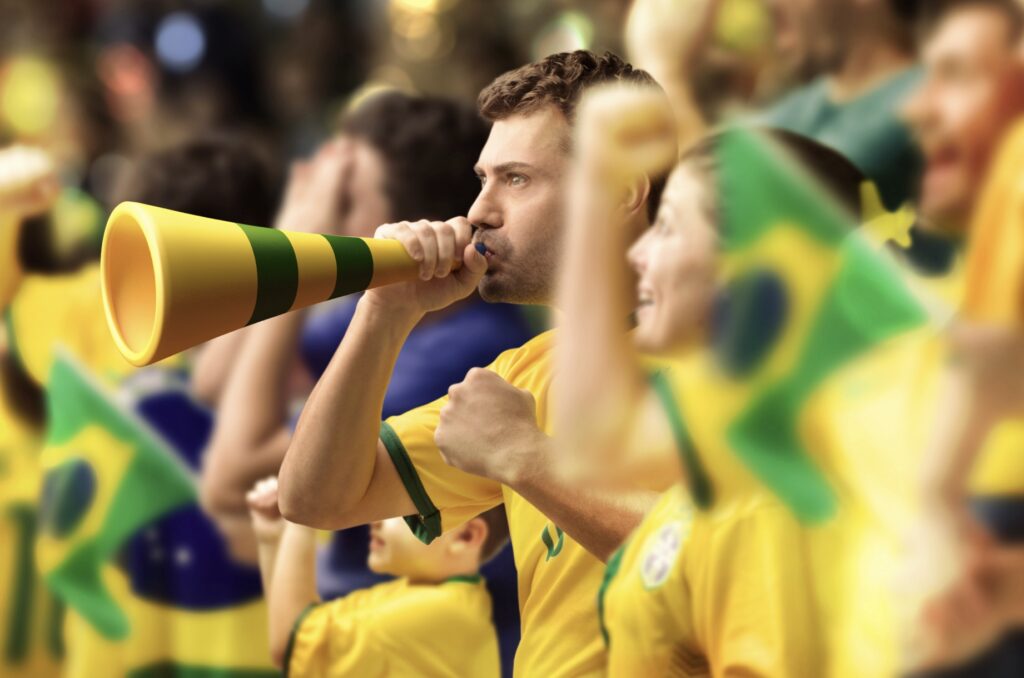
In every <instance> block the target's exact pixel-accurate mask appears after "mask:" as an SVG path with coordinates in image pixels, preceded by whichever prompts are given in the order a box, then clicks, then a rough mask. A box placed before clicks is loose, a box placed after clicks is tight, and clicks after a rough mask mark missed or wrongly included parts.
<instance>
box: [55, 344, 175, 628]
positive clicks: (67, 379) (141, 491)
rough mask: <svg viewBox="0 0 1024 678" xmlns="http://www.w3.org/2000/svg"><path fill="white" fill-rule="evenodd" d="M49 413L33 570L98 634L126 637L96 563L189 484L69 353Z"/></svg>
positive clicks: (60, 364) (60, 361)
mask: <svg viewBox="0 0 1024 678" xmlns="http://www.w3.org/2000/svg"><path fill="white" fill-rule="evenodd" d="M47 409H48V414H49V422H48V428H47V438H46V447H45V448H44V450H43V455H42V465H43V468H44V470H45V476H44V479H43V490H42V503H41V506H40V525H41V533H40V537H39V541H38V544H37V555H38V559H39V565H40V569H41V570H42V571H43V573H44V576H45V578H46V581H47V583H48V584H49V586H50V587H51V588H52V589H53V590H54V591H55V592H56V593H57V594H58V595H59V596H60V597H61V599H62V600H64V601H65V602H66V603H67V604H68V605H69V606H70V607H73V608H74V609H75V610H76V611H77V612H78V613H79V614H81V615H83V616H84V617H86V618H87V619H88V620H89V621H90V622H91V623H92V624H93V625H94V626H95V627H96V629H97V630H99V631H100V633H102V634H103V635H105V636H106V637H108V638H115V639H116V638H124V637H126V636H127V635H128V634H129V632H130V625H129V623H128V619H127V617H126V616H125V614H124V612H123V611H122V610H121V609H120V608H119V607H118V605H117V603H116V602H115V601H114V599H113V597H112V596H111V595H110V593H109V592H108V591H107V590H106V589H105V587H104V586H103V583H102V581H101V570H102V568H103V565H104V564H105V563H106V562H107V560H109V559H110V557H111V556H112V555H114V553H115V552H116V551H117V549H118V547H120V546H121V545H122V544H124V542H125V541H126V540H127V539H128V538H129V537H130V536H131V535H132V534H133V533H135V532H136V531H137V530H138V529H139V528H140V527H141V526H143V525H146V524H147V523H149V522H150V521H152V520H154V519H155V518H157V517H159V516H161V515H163V514H165V513H167V512H169V511H171V510H173V509H175V508H177V507H179V506H183V505H186V504H188V503H190V502H191V501H192V500H193V499H194V498H195V487H194V480H193V479H192V478H191V477H190V475H189V474H188V473H187V472H186V471H185V470H184V468H183V467H182V466H181V465H180V464H179V463H178V462H177V461H176V460H175V459H174V457H173V454H172V453H171V452H170V451H169V450H167V449H166V448H165V447H164V445H163V443H162V442H160V441H159V440H158V439H157V438H156V437H155V436H154V434H153V433H152V432H151V431H149V430H148V429H147V427H146V426H145V424H143V423H142V422H141V421H139V420H138V419H137V418H135V417H134V416H132V415H131V414H129V413H128V412H126V411H124V410H122V409H121V408H119V407H118V406H116V405H115V404H114V403H113V402H112V401H111V399H110V397H109V396H107V395H106V394H105V393H104V392H103V390H102V387H100V386H99V385H98V384H97V383H96V382H95V381H93V380H92V379H91V378H90V377H89V376H88V375H87V374H86V373H85V372H84V371H83V370H82V368H81V367H79V366H78V365H76V364H75V363H74V362H73V360H72V359H71V358H70V357H68V356H65V355H62V356H59V357H58V358H57V360H56V361H55V362H54V363H53V368H52V370H51V372H50V379H49V382H48V384H47Z"/></svg>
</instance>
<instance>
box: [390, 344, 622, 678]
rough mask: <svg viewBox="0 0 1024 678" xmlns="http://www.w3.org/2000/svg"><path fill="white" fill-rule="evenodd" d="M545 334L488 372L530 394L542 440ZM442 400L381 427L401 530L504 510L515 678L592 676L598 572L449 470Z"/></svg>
mask: <svg viewBox="0 0 1024 678" xmlns="http://www.w3.org/2000/svg"><path fill="white" fill-rule="evenodd" d="M553 342H554V336H553V333H551V332H547V333H545V334H541V335H539V336H538V337H535V338H534V339H533V340H531V341H529V342H527V343H526V344H524V345H523V346H521V347H519V348H516V349H512V350H510V351H506V352H505V353H502V354H501V355H500V356H498V358H497V359H496V360H495V361H494V362H493V363H492V364H491V365H490V366H489V368H488V369H490V370H492V371H494V372H495V373H496V374H498V375H499V376H501V377H502V378H504V379H505V380H506V381H508V382H509V383H510V384H512V385H513V386H515V387H517V388H521V389H525V390H528V391H530V393H532V394H533V396H534V398H535V399H536V402H537V422H538V424H539V425H540V427H541V429H542V430H544V431H545V432H547V433H550V432H551V420H552V418H551V416H550V413H549V412H548V389H549V386H550V382H551V357H552V356H551V353H552V348H553ZM446 400H447V399H446V398H441V399H439V400H436V401H434V402H433V403H430V404H427V405H424V406H423V407H419V408H417V409H415V410H412V411H410V412H407V413H405V414H402V415H399V416H396V417H391V418H389V419H387V420H386V421H385V422H384V423H383V424H382V426H381V441H382V442H383V444H384V446H385V447H386V448H387V450H388V452H389V453H390V455H391V459H392V461H393V462H394V463H395V467H396V468H397V469H398V473H399V475H400V476H401V478H402V482H403V483H404V485H405V488H406V490H407V491H408V493H409V496H410V498H411V499H412V500H413V503H414V504H415V505H416V509H417V512H418V513H417V514H416V515H413V516H408V517H407V518H406V521H407V522H408V523H409V524H410V526H411V527H412V529H413V530H414V531H415V532H416V534H417V536H419V537H420V538H421V539H423V540H424V541H428V542H429V541H430V540H431V539H433V538H435V537H437V536H438V535H440V534H441V533H442V532H443V531H446V530H450V529H452V528H454V527H457V526H459V525H461V524H462V523H465V522H466V521H468V520H470V519H472V518H474V517H475V516H477V515H479V514H480V513H483V512H484V511H486V510H488V509H490V508H492V507H494V506H497V505H498V504H501V503H504V504H505V511H506V513H507V515H508V524H509V533H510V537H511V541H512V551H513V553H514V557H515V563H516V570H517V573H518V582H519V608H520V615H521V619H522V639H521V640H520V643H519V649H518V651H517V653H516V662H515V674H516V675H517V676H551V677H556V676H585V675H601V674H603V672H604V667H605V661H606V657H605V650H604V643H603V641H602V639H601V632H600V628H599V625H598V619H597V615H596V614H595V613H594V599H595V596H596V595H597V591H598V589H599V587H600V585H601V578H602V573H603V571H604V565H603V564H602V563H601V561H599V560H598V559H597V558H596V557H594V556H593V555H591V554H590V553H589V552H587V551H586V549H584V548H583V547H582V546H580V545H579V544H578V543H576V542H575V541H573V539H572V538H571V537H570V536H569V535H567V534H565V533H564V532H563V531H562V529H561V528H560V527H558V526H557V525H555V524H554V523H552V522H551V521H550V520H548V518H547V517H546V516H545V515H544V514H543V513H541V512H540V511H539V510H538V509H537V508H536V507H534V506H533V505H531V504H530V503H529V502H528V501H526V500H525V499H523V498H522V497H521V496H519V495H518V494H516V493H515V492H514V491H512V490H511V489H509V488H508V487H504V486H502V485H501V484H500V483H498V482H495V481H493V480H489V479H487V478H481V477H479V476H474V475H471V474H468V473H464V472H462V471H460V470H458V469H455V468H453V467H451V466H448V465H447V464H445V463H444V460H443V459H442V458H441V453H440V451H439V450H438V449H437V446H436V445H435V444H434V430H435V429H436V428H437V423H438V418H439V413H440V410H441V408H442V407H443V406H444V404H445V402H446Z"/></svg>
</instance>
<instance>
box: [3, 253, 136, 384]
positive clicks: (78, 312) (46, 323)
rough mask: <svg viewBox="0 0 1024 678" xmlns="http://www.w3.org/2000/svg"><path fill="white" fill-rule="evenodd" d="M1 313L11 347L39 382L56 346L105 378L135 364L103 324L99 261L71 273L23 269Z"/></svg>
mask: <svg viewBox="0 0 1024 678" xmlns="http://www.w3.org/2000/svg"><path fill="white" fill-rule="evenodd" d="M5 316H6V318H5V319H6V321H7V332H8V342H9V344H10V349H11V350H12V351H13V352H14V354H15V356H16V357H17V359H18V361H19V362H20V363H21V365H22V366H23V367H24V368H25V371H26V372H27V373H28V374H29V376H31V377H32V379H34V380H35V381H36V383H38V384H45V383H46V382H47V379H48V378H49V374H50V365H51V364H52V363H53V357H54V349H55V348H56V347H57V346H64V347H66V348H67V350H68V351H69V352H70V353H72V354H73V355H74V356H75V358H76V359H77V360H79V361H80V362H81V363H83V364H84V365H86V366H88V367H89V369H90V370H91V371H92V372H94V373H95V374H96V375H97V376H99V377H101V378H103V379H104V380H107V381H116V380H117V379H119V378H120V377H122V376H124V375H125V374H127V373H128V372H129V371H131V370H132V369H134V368H133V367H132V366H131V364H130V363H129V362H128V361H127V360H125V359H124V358H123V357H122V356H121V354H120V353H119V352H118V350H117V346H116V345H115V344H114V339H113V338H112V337H111V336H110V330H108V329H107V321H106V317H105V316H104V311H103V299H102V295H101V292H100V266H99V264H98V263H94V264H89V265H87V266H84V267H82V268H81V269H79V270H78V271H76V272H75V273H69V274H59V275H39V274H26V275H25V276H24V277H23V278H22V280H21V283H20V285H19V286H18V289H17V292H16V294H15V296H14V299H13V300H12V301H11V303H10V305H9V306H8V307H7V308H6V310H5Z"/></svg>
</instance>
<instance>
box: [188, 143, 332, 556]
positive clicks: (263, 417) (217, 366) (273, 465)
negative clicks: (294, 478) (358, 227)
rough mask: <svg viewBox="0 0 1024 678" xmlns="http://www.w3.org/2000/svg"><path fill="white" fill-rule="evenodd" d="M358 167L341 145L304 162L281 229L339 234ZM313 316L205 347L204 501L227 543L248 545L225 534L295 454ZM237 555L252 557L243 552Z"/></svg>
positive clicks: (268, 324)
mask: <svg viewBox="0 0 1024 678" xmlns="http://www.w3.org/2000/svg"><path fill="white" fill-rule="evenodd" d="M350 163H351V153H350V149H349V148H348V147H347V146H346V145H345V144H344V143H343V142H338V141H335V142H331V143H328V144H325V145H324V147H323V148H322V149H321V150H320V151H319V152H318V153H317V155H316V156H315V157H314V159H312V160H311V161H309V162H299V163H296V164H295V165H294V166H293V167H292V171H291V175H290V177H289V181H288V188H287V191H286V195H285V200H284V203H283V205H282V207H281V211H280V214H279V215H278V217H277V223H276V227H277V228H281V229H284V230H290V231H300V232H309V233H335V234H336V231H335V229H336V224H337V223H338V207H337V206H338V205H339V203H340V200H339V197H338V196H339V193H340V192H341V190H342V188H343V185H344V182H345V180H346V176H347V174H348V167H349V165H350ZM305 317H306V314H305V312H304V311H296V312H294V313H288V314H285V315H282V316H280V317H277V318H273V319H271V320H267V321H265V322H263V323H260V324H257V325H254V326H252V327H248V328H245V329H244V330H240V331H238V332H235V333H233V334H231V335H228V336H226V337H221V338H220V339H218V340H215V341H213V342H210V343H209V344H207V345H206V346H204V347H203V349H202V350H203V353H202V354H200V358H199V360H198V361H197V364H196V366H195V369H194V373H195V376H194V377H193V385H192V386H193V390H196V391H199V393H198V395H200V396H202V395H204V394H205V395H206V396H207V397H212V398H214V399H215V400H216V401H217V418H216V423H215V427H214V431H213V434H212V436H211V438H210V444H209V446H208V448H207V450H206V454H205V457H204V462H203V475H202V483H201V488H200V493H201V501H202V504H203V507H204V509H205V510H206V512H207V513H208V514H209V515H210V516H211V517H212V518H213V519H214V520H215V521H217V523H218V525H220V526H221V528H222V530H221V531H222V532H223V533H224V534H225V536H226V537H227V536H229V535H233V537H231V538H233V539H236V540H237V539H242V538H244V534H245V531H244V530H243V531H239V530H233V531H229V530H227V529H224V528H226V527H227V526H228V524H229V523H232V522H235V523H236V522H237V518H238V516H239V515H240V516H242V517H246V518H247V516H245V510H246V507H245V493H246V491H247V490H248V489H249V488H250V487H252V484H253V483H254V482H255V481H256V480H257V479H259V478H263V477H266V476H268V475H276V474H277V471H278V469H279V468H280V465H281V460H282V459H284V453H285V450H287V449H288V441H289V440H290V438H291V430H290V428H289V426H288V416H289V400H290V398H291V396H292V394H291V393H289V382H290V380H291V379H290V378H291V376H292V375H293V373H294V371H295V369H296V363H297V361H296V357H297V354H298V345H299V337H300V334H301V331H302V326H303V323H304V320H305ZM245 522H247V521H245ZM233 550H234V551H246V550H248V551H250V552H251V548H250V549H245V548H242V547H241V545H237V547H235V548H233Z"/></svg>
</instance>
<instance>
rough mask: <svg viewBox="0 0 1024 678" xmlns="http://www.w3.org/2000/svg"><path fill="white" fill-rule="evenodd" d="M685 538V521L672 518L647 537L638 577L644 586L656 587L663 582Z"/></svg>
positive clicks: (648, 587) (670, 571) (673, 564)
mask: <svg viewBox="0 0 1024 678" xmlns="http://www.w3.org/2000/svg"><path fill="white" fill-rule="evenodd" d="M685 538H686V523H684V522H683V521H682V520H673V521H672V522H671V523H668V524H667V525H663V526H662V527H661V528H659V529H658V531H657V532H655V533H654V534H652V535H651V536H650V537H648V538H647V543H645V544H644V551H643V557H642V558H641V559H640V579H641V580H642V581H643V583H644V588H647V589H656V588H658V587H659V586H661V585H662V584H664V583H665V580H666V579H668V576H669V574H671V573H672V568H673V567H674V566H675V563H676V558H678V557H679V551H680V550H681V549H682V547H683V540H684V539H685Z"/></svg>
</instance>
